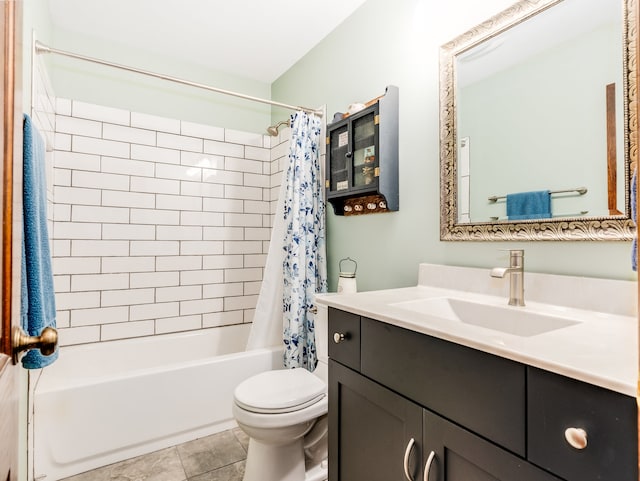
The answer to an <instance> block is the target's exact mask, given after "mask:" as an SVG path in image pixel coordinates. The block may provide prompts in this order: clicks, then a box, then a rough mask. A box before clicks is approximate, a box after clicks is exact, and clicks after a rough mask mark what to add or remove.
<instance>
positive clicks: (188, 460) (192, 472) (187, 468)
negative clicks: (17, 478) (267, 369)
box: [63, 428, 249, 481]
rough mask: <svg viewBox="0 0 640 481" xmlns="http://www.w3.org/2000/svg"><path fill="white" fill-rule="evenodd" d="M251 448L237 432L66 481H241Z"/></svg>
mask: <svg viewBox="0 0 640 481" xmlns="http://www.w3.org/2000/svg"><path fill="white" fill-rule="evenodd" d="M248 444H249V438H248V437H247V435H246V434H244V432H243V431H242V430H240V429H239V428H235V429H231V430H229V431H223V432H221V433H218V434H214V435H212V436H207V437H205V438H200V439H196V440H194V441H189V442H187V443H184V444H180V445H178V446H174V447H172V448H167V449H163V450H161V451H156V452H154V453H150V454H145V455H144V456H138V457H137V458H132V459H127V460H125V461H121V462H119V463H115V464H110V465H109V466H104V467H102V468H98V469H95V470H93V471H88V472H86V473H82V474H78V475H76V476H71V477H70V478H65V479H64V480H63V481H242V476H243V475H244V462H245V459H246V457H247V446H248Z"/></svg>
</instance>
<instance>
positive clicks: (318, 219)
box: [283, 112, 327, 371]
mask: <svg viewBox="0 0 640 481" xmlns="http://www.w3.org/2000/svg"><path fill="white" fill-rule="evenodd" d="M320 131H321V124H320V119H319V118H318V117H316V116H315V115H309V114H307V113H305V112H297V113H296V114H294V115H292V117H291V145H290V148H289V167H288V168H287V172H286V176H285V178H284V179H283V180H284V183H285V184H286V193H285V196H284V226H285V237H284V248H283V249H284V261H283V268H284V285H283V314H284V319H283V321H284V347H285V351H284V365H285V367H290V368H293V367H303V368H306V369H308V370H309V371H313V370H314V369H315V367H316V364H317V356H316V347H315V332H314V322H313V321H314V315H313V314H312V313H311V309H312V308H313V306H314V302H315V294H316V293H318V292H326V291H327V264H326V247H325V225H324V222H325V220H324V214H325V211H324V201H323V196H322V194H323V190H322V182H321V181H322V179H321V171H320V160H319V148H320Z"/></svg>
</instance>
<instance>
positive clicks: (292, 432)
mask: <svg viewBox="0 0 640 481" xmlns="http://www.w3.org/2000/svg"><path fill="white" fill-rule="evenodd" d="M314 324H315V329H316V352H317V355H318V365H317V367H316V369H315V370H314V372H313V373H311V372H309V371H307V370H306V369H302V368H299V369H283V370H275V371H266V372H263V373H260V374H257V375H255V376H252V377H250V378H248V379H246V380H245V381H243V382H241V383H240V384H239V385H238V386H237V387H236V389H235V391H234V402H233V408H232V409H233V415H234V417H235V420H236V422H237V423H238V426H240V428H241V429H242V430H243V431H244V432H245V433H246V434H247V435H248V436H249V451H248V453H247V460H246V464H245V474H244V478H243V481H325V480H326V479H327V447H328V446H327V442H328V441H327V439H328V438H327V406H328V399H327V371H328V365H327V358H328V352H327V308H326V307H322V306H318V312H317V314H316V316H315V322H314Z"/></svg>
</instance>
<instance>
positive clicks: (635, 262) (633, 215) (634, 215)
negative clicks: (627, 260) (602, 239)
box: [630, 170, 638, 271]
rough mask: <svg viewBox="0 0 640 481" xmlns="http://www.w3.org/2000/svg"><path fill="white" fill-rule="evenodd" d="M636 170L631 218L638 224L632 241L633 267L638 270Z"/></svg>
mask: <svg viewBox="0 0 640 481" xmlns="http://www.w3.org/2000/svg"><path fill="white" fill-rule="evenodd" d="M636 172H637V171H636V170H634V171H633V178H632V179H631V196H630V197H631V220H632V221H633V222H634V223H635V225H636V232H635V234H633V242H632V243H631V268H632V269H633V270H634V271H637V270H638V231H637V225H638V213H637V212H636V202H637V198H638V190H637V189H638V187H637V186H636V182H637V179H636V177H637V175H636Z"/></svg>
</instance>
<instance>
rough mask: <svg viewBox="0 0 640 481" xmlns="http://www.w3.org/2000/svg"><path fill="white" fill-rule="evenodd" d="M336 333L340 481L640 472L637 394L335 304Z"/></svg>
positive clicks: (332, 393) (333, 430)
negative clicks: (570, 433)
mask: <svg viewBox="0 0 640 481" xmlns="http://www.w3.org/2000/svg"><path fill="white" fill-rule="evenodd" d="M336 334H337V335H336ZM334 335H336V336H335V338H334ZM329 337H330V339H329V358H330V361H329V427H330V428H329V481H360V480H362V481H365V480H366V481H372V480H373V481H375V480H381V481H382V480H390V479H396V480H401V479H402V480H416V481H417V480H427V481H469V480H471V479H473V480H474V481H503V480H504V481H507V480H509V481H512V480H514V479H517V480H518V481H561V480H565V481H596V480H599V481H636V480H637V479H638V468H637V437H636V424H635V422H636V412H637V409H636V403H635V399H633V398H630V397H628V396H624V395H622V394H619V393H614V392H611V391H608V390H606V389H603V388H599V387H596V386H592V385H589V384H586V383H582V382H579V381H575V380H572V379H569V378H566V377H563V376H559V375H557V374H553V373H550V372H547V371H543V370H540V369H537V368H533V367H531V366H526V365H523V364H521V363H517V362H514V361H510V360H507V359H503V358H500V357H498V356H493V355H490V354H487V353H484V352H481V351H477V350H474V349H470V348H467V347H464V346H460V345H457V344H454V343H450V342H447V341H443V340H441V339H436V338H433V337H430V336H427V335H424V334H420V333H416V332H413V331H409V330H406V329H402V328H399V327H396V326H392V325H389V324H385V323H382V322H379V321H375V320H372V319H368V318H366V317H360V316H358V315H356V314H353V313H349V312H344V311H340V310H337V309H333V308H329ZM571 428H576V429H582V430H583V431H584V432H585V433H586V434H587V439H588V442H587V445H586V446H585V447H584V448H582V449H579V448H576V447H572V446H571V445H570V444H569V443H568V442H567V438H566V436H565V432H566V430H567V429H571ZM425 473H426V476H425Z"/></svg>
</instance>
